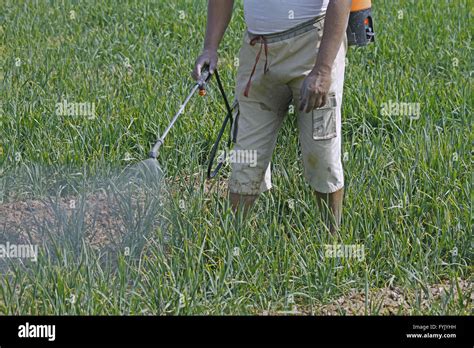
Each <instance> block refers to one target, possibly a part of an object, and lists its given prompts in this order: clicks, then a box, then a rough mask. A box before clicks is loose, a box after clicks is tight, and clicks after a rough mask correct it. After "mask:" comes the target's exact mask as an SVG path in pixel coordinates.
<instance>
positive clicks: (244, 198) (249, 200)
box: [229, 192, 258, 215]
mask: <svg viewBox="0 0 474 348" xmlns="http://www.w3.org/2000/svg"><path fill="white" fill-rule="evenodd" d="M257 197H258V196H257V195H241V194H239V193H232V192H231V193H230V194H229V199H230V204H231V205H232V211H233V212H234V213H236V212H238V211H239V210H240V209H243V213H244V215H245V214H247V212H248V211H249V210H250V208H251V207H252V206H253V204H254V203H255V200H256V199H257Z"/></svg>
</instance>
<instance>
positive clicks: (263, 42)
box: [244, 35, 268, 97]
mask: <svg viewBox="0 0 474 348" xmlns="http://www.w3.org/2000/svg"><path fill="white" fill-rule="evenodd" d="M258 41H260V43H261V45H260V51H258V53H257V57H256V58H255V64H254V65H253V69H252V72H251V73H250V77H249V80H248V82H247V86H245V91H244V96H246V97H248V96H249V91H250V85H251V83H252V77H253V75H254V74H255V69H256V68H257V64H258V61H259V60H260V54H261V53H262V49H264V50H265V67H264V69H263V73H264V74H266V73H267V71H268V45H267V39H265V36H262V35H259V36H256V37H254V38H253V39H252V40H251V41H250V45H251V46H255V44H256V43H257V42H258Z"/></svg>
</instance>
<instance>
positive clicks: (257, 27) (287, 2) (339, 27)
mask: <svg viewBox="0 0 474 348" xmlns="http://www.w3.org/2000/svg"><path fill="white" fill-rule="evenodd" d="M351 2H352V1H351V0H264V1H263V0H244V15H245V21H246V24H247V29H248V31H247V33H245V35H244V40H243V44H242V48H241V50H240V54H239V63H240V65H239V70H238V74H237V86H236V91H235V92H236V93H235V95H236V99H237V101H238V107H239V110H240V114H239V118H238V126H237V142H236V144H235V148H234V150H235V151H245V150H250V151H252V150H256V151H257V165H256V166H250V165H249V164H245V163H233V164H232V176H231V178H230V182H229V191H230V200H231V204H232V207H233V209H234V211H236V210H238V209H239V208H243V209H244V211H246V210H248V208H249V207H250V206H252V204H253V203H254V201H255V200H256V198H257V196H258V195H259V194H260V193H262V192H263V191H266V190H268V189H270V188H271V173H270V160H271V156H272V153H273V150H274V148H275V144H276V139H277V133H278V130H279V128H280V126H281V124H282V121H283V119H284V117H285V115H286V113H287V110H288V107H289V105H290V103H291V100H293V101H294V103H295V104H296V107H297V109H298V110H299V112H298V115H297V117H298V128H299V140H300V145H301V152H302V156H303V164H304V173H305V178H306V180H307V181H308V183H309V184H310V186H311V187H312V188H313V190H314V191H315V195H316V198H317V200H318V204H319V207H320V209H321V212H322V213H323V217H325V221H326V223H327V225H328V227H329V229H330V230H331V232H334V231H336V230H337V229H338V227H339V225H340V222H341V214H342V200H343V193H344V178H343V170H342V163H341V103H342V90H343V82H344V68H345V54H346V50H347V39H346V36H345V33H346V27H347V22H348V18H349V12H350V7H351ZM233 5H234V1H233V0H209V2H208V22H207V29H206V37H205V42H204V49H203V52H202V53H201V55H200V56H199V57H198V58H197V60H196V64H195V67H194V70H193V77H194V78H195V79H199V78H200V76H201V70H202V68H203V67H204V66H205V65H208V66H209V70H210V72H211V73H213V72H214V70H215V69H216V66H217V60H218V56H217V49H218V46H219V43H220V42H221V39H222V37H223V35H224V32H225V30H226V28H227V26H228V24H229V22H230V19H231V16H232V9H233Z"/></svg>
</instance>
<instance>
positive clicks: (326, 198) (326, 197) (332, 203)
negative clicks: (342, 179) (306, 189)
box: [315, 188, 344, 234]
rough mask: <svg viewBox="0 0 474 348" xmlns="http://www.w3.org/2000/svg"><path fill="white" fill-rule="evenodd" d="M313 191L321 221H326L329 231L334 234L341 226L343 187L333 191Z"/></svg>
mask: <svg viewBox="0 0 474 348" xmlns="http://www.w3.org/2000/svg"><path fill="white" fill-rule="evenodd" d="M315 193H316V197H317V201H318V206H319V209H320V211H321V214H322V218H323V221H324V222H325V223H326V225H327V227H328V228H329V231H331V233H332V234H334V233H336V232H337V230H338V229H339V227H340V226H341V219H342V201H343V198H344V188H341V189H340V190H339V191H336V192H333V193H321V192H315ZM328 208H329V210H328Z"/></svg>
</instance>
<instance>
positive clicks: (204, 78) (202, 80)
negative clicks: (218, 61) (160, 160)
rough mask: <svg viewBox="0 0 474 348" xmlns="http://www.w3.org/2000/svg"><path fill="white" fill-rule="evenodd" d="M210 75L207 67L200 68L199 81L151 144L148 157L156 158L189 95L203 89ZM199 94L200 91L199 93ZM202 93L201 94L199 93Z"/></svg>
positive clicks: (189, 98) (189, 97)
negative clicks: (158, 136) (153, 143)
mask: <svg viewBox="0 0 474 348" xmlns="http://www.w3.org/2000/svg"><path fill="white" fill-rule="evenodd" d="M210 77H211V74H210V73H209V69H207V68H204V69H203V70H202V73H201V78H200V79H199V81H197V82H196V84H195V85H194V87H193V89H192V90H191V92H190V93H189V95H188V96H187V97H186V99H185V100H184V102H183V104H181V106H180V107H179V110H178V112H177V113H176V115H174V117H173V119H172V120H171V122H170V124H169V125H168V127H166V129H165V131H164V132H163V134H162V135H161V137H160V138H158V139H157V141H156V143H155V145H153V148H152V149H151V151H150V153H149V155H148V156H149V157H150V158H154V159H156V158H157V157H158V150H159V149H160V147H161V145H163V142H164V140H165V138H166V136H167V135H168V133H169V131H170V130H171V128H173V126H174V124H175V123H176V121H177V120H178V118H179V116H181V114H182V113H183V111H184V108H185V107H186V105H187V104H188V102H189V100H191V97H192V96H193V95H194V93H196V91H197V90H199V91H205V86H206V83H207V81H208V80H209V79H210ZM200 94H201V93H200ZM201 95H202V94H201Z"/></svg>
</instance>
